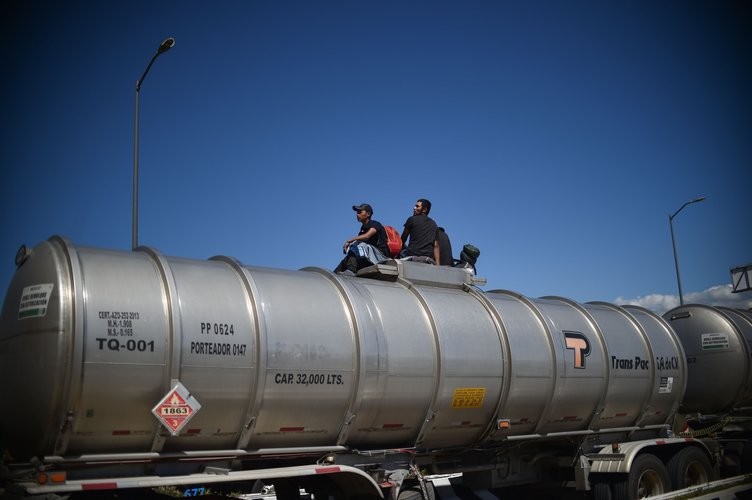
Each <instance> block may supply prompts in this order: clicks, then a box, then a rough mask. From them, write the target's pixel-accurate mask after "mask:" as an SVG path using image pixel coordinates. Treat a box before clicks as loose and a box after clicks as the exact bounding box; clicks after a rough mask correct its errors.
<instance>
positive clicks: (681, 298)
mask: <svg viewBox="0 0 752 500" xmlns="http://www.w3.org/2000/svg"><path fill="white" fill-rule="evenodd" d="M703 200H705V197H704V196H701V197H700V198H695V199H694V200H691V201H688V202H687V203H685V204H684V205H682V206H681V207H680V208H679V210H677V211H676V212H674V214H673V215H669V216H668V225H669V227H671V246H673V247H674V266H675V267H676V282H677V283H678V285H679V305H682V306H683V305H684V296H683V295H682V286H681V276H680V275H679V259H678V258H677V256H676V240H675V239H674V217H676V216H677V215H678V214H679V212H681V211H682V210H683V209H684V207H686V206H687V205H691V204H692V203H699V202H701V201H703Z"/></svg>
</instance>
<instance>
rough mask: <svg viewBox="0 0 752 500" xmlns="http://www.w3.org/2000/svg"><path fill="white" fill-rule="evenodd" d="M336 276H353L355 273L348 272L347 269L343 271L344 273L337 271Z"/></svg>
mask: <svg viewBox="0 0 752 500" xmlns="http://www.w3.org/2000/svg"><path fill="white" fill-rule="evenodd" d="M337 274H339V275H340V276H355V273H354V272H352V271H350V270H349V269H345V270H344V271H338V272H337Z"/></svg>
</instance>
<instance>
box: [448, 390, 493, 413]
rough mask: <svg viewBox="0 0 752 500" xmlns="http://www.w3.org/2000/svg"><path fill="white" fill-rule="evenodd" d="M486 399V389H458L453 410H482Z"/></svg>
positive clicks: (455, 391) (453, 399) (453, 401)
mask: <svg viewBox="0 0 752 500" xmlns="http://www.w3.org/2000/svg"><path fill="white" fill-rule="evenodd" d="M485 397H486V388H485V387H457V388H456V389H455V390H454V396H453V397H452V408H480V407H482V406H483V399H484V398H485Z"/></svg>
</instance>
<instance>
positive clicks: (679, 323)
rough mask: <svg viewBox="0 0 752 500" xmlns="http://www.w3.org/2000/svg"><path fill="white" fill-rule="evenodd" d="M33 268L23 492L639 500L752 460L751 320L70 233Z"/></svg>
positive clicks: (18, 455)
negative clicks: (267, 262)
mask: <svg viewBox="0 0 752 500" xmlns="http://www.w3.org/2000/svg"><path fill="white" fill-rule="evenodd" d="M16 264H17V267H18V268H17V271H16V273H15V276H14V278H13V280H12V282H11V284H10V287H9V289H8V292H7V294H6V296H5V301H4V304H3V309H2V317H1V318H0V380H2V385H0V444H1V445H2V449H3V450H4V451H3V463H2V467H1V469H0V470H1V471H2V476H3V477H2V481H3V483H2V486H0V488H3V489H4V491H5V493H6V494H7V495H10V494H14V492H20V493H21V494H23V495H45V494H58V495H61V496H62V495H68V494H70V493H71V492H78V494H86V493H89V492H91V491H95V492H102V491H103V490H112V491H116V492H117V491H121V492H122V491H123V490H124V489H129V488H134V489H136V490H134V491H138V489H140V488H151V487H154V486H164V485H171V486H178V487H180V488H182V489H183V490H185V491H186V492H187V493H188V494H190V493H192V492H194V493H195V492H197V491H200V490H201V489H202V488H204V487H207V486H208V487H210V488H213V489H214V490H215V491H218V490H219V491H221V490H222V489H223V487H224V486H227V485H228V484H229V485H231V487H232V488H234V489H235V490H238V489H241V490H242V489H243V488H251V487H253V486H252V485H254V484H255V485H256V487H258V485H259V484H262V483H261V482H263V483H264V484H266V485H273V486H274V489H275V492H276V494H277V497H278V498H283V499H284V498H298V495H299V492H300V491H301V489H303V490H305V491H306V492H308V493H309V494H313V497H314V498H316V499H319V498H336V499H340V498H343V499H347V498H382V497H385V498H399V499H406V498H415V499H420V498H434V496H435V495H441V494H442V491H441V490H442V489H443V488H444V487H445V486H446V484H448V483H449V481H447V480H446V479H444V480H442V481H432V479H431V478H433V477H438V476H435V475H441V474H443V475H447V474H449V475H457V474H458V473H461V478H460V479H458V480H461V481H462V488H465V489H466V490H472V491H475V492H476V494H478V495H481V493H480V492H481V491H485V490H490V489H495V488H501V487H506V486H511V485H524V484H538V485H539V484H550V483H555V484H568V485H571V486H573V487H575V488H577V489H579V490H583V491H585V490H591V491H592V496H593V497H595V498H634V497H639V496H647V495H649V494H655V493H660V492H666V491H670V490H672V489H678V488H682V487H685V486H688V485H692V484H698V483H702V482H707V481H709V480H712V479H715V478H716V477H717V476H718V475H719V473H724V474H733V473H738V472H741V471H743V470H748V469H749V468H750V467H751V466H752V459H751V457H752V447H750V445H749V444H748V439H749V435H750V434H749V423H748V417H749V413H748V412H747V411H746V409H747V408H746V407H747V406H749V403H750V400H751V399H752V370H750V353H751V352H752V351H751V350H750V345H751V343H752V315H751V314H750V313H749V312H743V311H737V310H729V309H721V308H712V307H705V306H699V305H693V306H685V307H681V308H678V309H675V310H673V311H670V312H668V313H667V314H666V315H664V317H663V318H661V317H659V316H657V315H655V314H653V313H651V312H650V311H648V310H646V309H643V308H639V307H633V306H624V307H618V306H615V305H611V304H607V303H600V302H598V303H588V304H580V303H576V302H573V301H571V300H567V299H564V298H560V297H545V298H539V299H531V298H527V297H524V296H522V295H520V294H517V293H514V292H510V291H505V290H494V291H489V292H483V291H481V290H480V289H479V288H478V287H477V285H480V284H483V283H484V282H483V280H482V279H479V278H477V277H475V276H473V275H472V274H470V273H468V272H467V271H466V270H463V269H457V268H447V267H436V266H429V265H425V264H419V263H413V262H403V261H388V262H386V263H384V264H380V265H378V266H373V267H372V268H368V269H364V270H362V271H361V272H360V273H359V276H358V277H345V276H339V275H335V274H332V273H331V272H329V271H326V270H323V269H318V268H306V269H302V270H300V271H286V270H279V269H268V268H260V267H250V266H245V265H243V264H241V263H239V262H238V261H236V260H234V259H232V258H229V257H214V258H212V259H210V260H208V261H198V260H189V259H183V258H176V257H167V256H164V255H161V254H160V253H158V252H157V251H155V250H153V249H151V248H146V247H142V248H139V249H138V250H137V251H134V252H130V251H112V250H103V249H96V248H88V247H82V246H75V245H72V244H71V243H70V242H68V241H67V240H65V239H63V238H60V237H52V238H50V239H49V240H48V241H46V242H43V243H40V244H39V245H37V246H36V247H35V248H33V249H26V248H25V247H22V248H21V250H19V253H18V255H17V258H16ZM455 481H456V480H455ZM434 483H435V484H436V485H437V486H438V485H444V486H442V487H441V488H434Z"/></svg>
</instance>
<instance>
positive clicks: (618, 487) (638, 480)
mask: <svg viewBox="0 0 752 500" xmlns="http://www.w3.org/2000/svg"><path fill="white" fill-rule="evenodd" d="M670 490H671V482H670V480H669V477H668V471H667V470H666V466H665V465H663V462H661V461H660V459H659V458H658V457H656V456H655V455H651V454H650V453H644V454H641V455H637V457H636V458H635V459H634V462H632V470H630V471H629V475H628V476H627V479H625V480H623V481H618V482H615V483H614V490H613V493H614V498H615V499H616V500H631V499H633V498H647V497H650V496H653V495H660V494H661V493H667V492H668V491H670Z"/></svg>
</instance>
